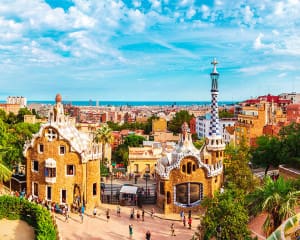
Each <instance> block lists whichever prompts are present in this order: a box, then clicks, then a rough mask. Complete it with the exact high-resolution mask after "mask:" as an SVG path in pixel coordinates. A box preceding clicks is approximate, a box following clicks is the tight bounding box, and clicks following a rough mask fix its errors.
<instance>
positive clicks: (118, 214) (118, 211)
mask: <svg viewBox="0 0 300 240" xmlns="http://www.w3.org/2000/svg"><path fill="white" fill-rule="evenodd" d="M117 216H118V217H121V207H120V205H118V206H117Z"/></svg>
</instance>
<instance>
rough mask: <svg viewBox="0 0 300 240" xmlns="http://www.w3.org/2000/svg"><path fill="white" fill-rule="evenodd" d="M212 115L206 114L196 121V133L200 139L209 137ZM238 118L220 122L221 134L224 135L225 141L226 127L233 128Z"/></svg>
mask: <svg viewBox="0 0 300 240" xmlns="http://www.w3.org/2000/svg"><path fill="white" fill-rule="evenodd" d="M210 118H211V117H210V114H209V113H208V114H206V115H205V116H200V117H197V119H196V132H197V135H198V138H206V137H208V135H209V129H210ZM236 121H237V119H236V118H221V119H220V120H219V125H220V133H221V134H222V137H223V139H226V137H225V128H226V127H233V126H234V124H235V123H236Z"/></svg>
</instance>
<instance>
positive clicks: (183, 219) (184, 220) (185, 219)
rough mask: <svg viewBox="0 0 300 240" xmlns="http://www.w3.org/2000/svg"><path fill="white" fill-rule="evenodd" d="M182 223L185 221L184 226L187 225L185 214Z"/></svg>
mask: <svg viewBox="0 0 300 240" xmlns="http://www.w3.org/2000/svg"><path fill="white" fill-rule="evenodd" d="M182 223H183V226H184V227H185V224H186V219H185V216H183V220H182Z"/></svg>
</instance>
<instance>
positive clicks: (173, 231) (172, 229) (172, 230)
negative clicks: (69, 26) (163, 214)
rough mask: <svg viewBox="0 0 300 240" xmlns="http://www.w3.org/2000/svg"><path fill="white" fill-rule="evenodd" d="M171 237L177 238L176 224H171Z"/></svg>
mask: <svg viewBox="0 0 300 240" xmlns="http://www.w3.org/2000/svg"><path fill="white" fill-rule="evenodd" d="M171 236H176V235H175V226H174V223H172V224H171Z"/></svg>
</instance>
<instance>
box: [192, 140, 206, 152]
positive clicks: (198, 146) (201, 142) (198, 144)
mask: <svg viewBox="0 0 300 240" xmlns="http://www.w3.org/2000/svg"><path fill="white" fill-rule="evenodd" d="M204 143H205V138H202V139H199V140H197V141H195V142H193V144H194V146H195V148H197V149H200V148H201V147H202V146H203V144H204Z"/></svg>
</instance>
